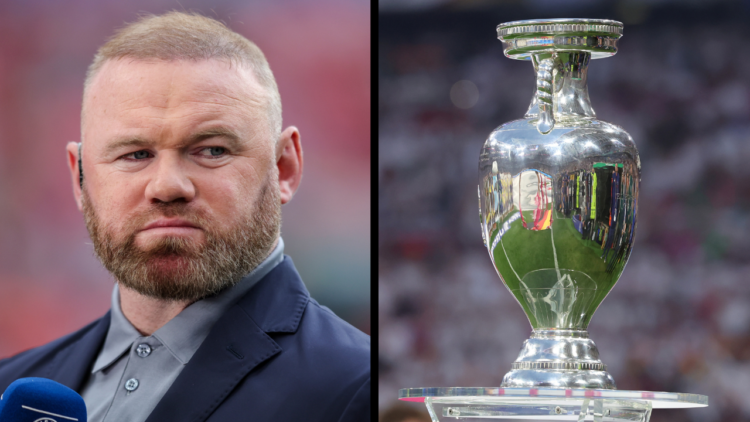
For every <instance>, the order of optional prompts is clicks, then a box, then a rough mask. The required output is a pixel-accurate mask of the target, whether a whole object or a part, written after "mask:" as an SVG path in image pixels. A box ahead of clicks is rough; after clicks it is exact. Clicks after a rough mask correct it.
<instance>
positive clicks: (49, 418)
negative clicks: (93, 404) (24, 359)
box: [0, 378, 86, 422]
mask: <svg viewBox="0 0 750 422" xmlns="http://www.w3.org/2000/svg"><path fill="white" fill-rule="evenodd" d="M0 422H86V403H84V402H83V398H81V396H80V395H78V393H76V392H75V391H73V390H71V389H70V388H68V387H66V386H64V385H62V384H60V383H59V382H55V381H52V380H49V379H46V378H20V379H17V380H15V381H13V383H11V384H10V385H9V386H8V388H7V389H6V390H5V392H4V393H3V395H2V396H0Z"/></svg>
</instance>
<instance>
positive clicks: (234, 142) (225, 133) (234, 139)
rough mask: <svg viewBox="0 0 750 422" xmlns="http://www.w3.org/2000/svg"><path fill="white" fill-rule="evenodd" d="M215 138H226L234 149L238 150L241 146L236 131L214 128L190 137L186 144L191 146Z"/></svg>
mask: <svg viewBox="0 0 750 422" xmlns="http://www.w3.org/2000/svg"><path fill="white" fill-rule="evenodd" d="M214 137H222V138H226V139H227V141H228V142H229V144H230V145H231V146H232V147H233V148H237V147H238V146H239V145H240V136H239V135H238V134H237V133H236V132H235V131H233V130H231V129H228V128H225V127H212V128H208V129H204V130H201V131H199V132H196V133H193V134H191V135H190V136H189V137H188V139H187V140H186V142H185V144H186V145H191V144H194V143H196V142H200V141H202V140H204V139H208V138H214Z"/></svg>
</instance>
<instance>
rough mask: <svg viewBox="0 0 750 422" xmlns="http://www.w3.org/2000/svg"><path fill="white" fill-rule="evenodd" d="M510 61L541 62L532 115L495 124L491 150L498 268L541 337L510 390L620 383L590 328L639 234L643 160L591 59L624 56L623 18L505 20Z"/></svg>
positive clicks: (487, 208)
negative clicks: (597, 104)
mask: <svg viewBox="0 0 750 422" xmlns="http://www.w3.org/2000/svg"><path fill="white" fill-rule="evenodd" d="M497 32H498V38H499V39H500V40H501V41H502V42H503V47H504V53H505V55H506V56H507V57H509V58H513V59H519V60H530V61H531V62H532V64H533V67H534V71H535V73H536V92H535V93H534V95H533V98H532V100H531V105H530V106H529V109H528V111H527V112H526V115H525V116H524V117H523V118H521V119H519V120H514V121H512V122H508V123H505V124H503V125H501V126H499V127H498V128H497V129H495V130H494V131H493V132H492V133H491V134H490V135H489V137H488V138H487V140H486V142H485V143H484V145H483V147H482V150H481V153H480V157H479V186H478V193H479V211H480V212H479V213H480V218H481V230H482V237H483V239H484V244H485V246H486V247H487V250H488V252H489V254H490V259H491V260H492V262H493V264H494V266H495V269H496V270H497V274H498V275H499V276H500V279H501V280H502V282H503V283H504V284H505V286H506V287H507V288H508V290H510V292H511V294H513V296H514V297H515V298H516V300H517V301H518V303H519V304H520V305H521V307H522V308H523V310H524V312H525V313H526V316H527V317H528V319H529V322H530V323H531V326H532V328H533V332H532V335H531V337H530V338H529V339H528V340H526V341H525V342H524V345H523V347H522V349H521V353H520V354H519V356H518V359H517V360H516V361H515V362H514V363H513V365H512V368H511V371H510V372H508V373H507V374H505V376H504V377H503V381H502V384H501V387H506V388H512V387H519V388H520V387H523V388H537V387H545V388H595V389H615V388H616V387H615V382H614V380H613V379H612V377H611V376H610V375H609V373H607V371H606V366H605V365H604V364H603V363H602V362H601V360H600V359H599V353H598V350H597V348H596V345H595V344H594V342H593V341H592V340H591V339H590V338H589V336H588V332H587V331H586V330H587V327H588V324H589V322H590V321H591V317H592V316H593V314H594V312H595V311H596V309H597V308H598V307H599V305H600V304H601V302H602V301H603V300H604V298H605V297H606V296H607V294H608V293H609V292H610V290H612V287H614V285H615V283H617V280H618V279H619V278H620V275H621V274H622V271H623V269H624V267H625V264H626V263H627V261H628V258H629V257H630V253H631V251H632V248H633V242H634V240H635V226H636V221H637V209H638V190H639V185H640V178H641V177H640V176H641V174H640V172H641V168H640V167H641V166H640V158H639V156H638V150H637V148H636V146H635V143H634V142H633V139H632V138H631V136H630V135H629V134H628V133H627V132H625V131H624V130H623V129H622V128H620V127H618V126H615V125H613V124H610V123H607V122H604V121H601V120H598V119H597V118H596V115H595V113H594V110H593V108H592V107H591V104H590V101H589V95H588V88H587V73H588V65H589V62H590V60H591V59H596V58H604V57H609V56H611V55H614V54H615V53H616V52H617V40H618V39H619V38H620V37H621V36H622V24H621V23H619V22H615V21H611V20H601V19H555V20H534V21H518V22H509V23H504V24H501V25H499V26H498V27H497Z"/></svg>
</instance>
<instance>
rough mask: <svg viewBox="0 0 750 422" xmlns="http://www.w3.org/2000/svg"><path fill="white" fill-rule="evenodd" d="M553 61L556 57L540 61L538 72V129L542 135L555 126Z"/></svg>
mask: <svg viewBox="0 0 750 422" xmlns="http://www.w3.org/2000/svg"><path fill="white" fill-rule="evenodd" d="M553 63H554V58H548V59H544V60H542V61H540V62H539V70H538V71H537V73H536V103H537V105H538V106H539V120H537V122H536V129H537V130H538V131H539V133H541V134H542V135H546V134H548V133H550V132H551V131H552V129H553V128H554V127H555V116H554V115H553V114H552V89H553V86H554V84H553V79H552V67H553Z"/></svg>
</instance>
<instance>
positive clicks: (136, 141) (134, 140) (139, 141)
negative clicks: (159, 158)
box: [104, 137, 154, 155]
mask: <svg viewBox="0 0 750 422" xmlns="http://www.w3.org/2000/svg"><path fill="white" fill-rule="evenodd" d="M153 144H154V143H153V142H152V141H149V140H148V139H144V138H138V137H128V138H120V139H117V140H115V141H113V142H111V143H110V144H108V145H107V147H106V148H104V154H105V155H109V154H111V153H113V152H114V151H117V150H118V149H122V148H127V147H133V146H136V147H144V148H145V147H148V146H151V145H153Z"/></svg>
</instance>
